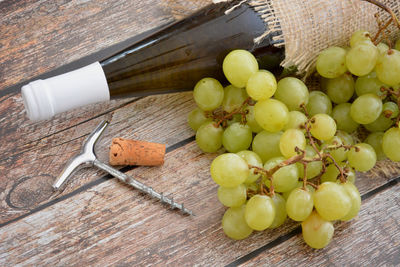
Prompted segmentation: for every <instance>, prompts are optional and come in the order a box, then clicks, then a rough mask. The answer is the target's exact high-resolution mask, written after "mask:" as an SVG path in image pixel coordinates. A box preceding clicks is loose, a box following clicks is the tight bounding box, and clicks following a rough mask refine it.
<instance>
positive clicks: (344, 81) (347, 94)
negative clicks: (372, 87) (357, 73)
mask: <svg viewBox="0 0 400 267" xmlns="http://www.w3.org/2000/svg"><path fill="white" fill-rule="evenodd" d="M326 93H327V94H328V96H329V98H330V99H331V100H332V102H333V103H335V104H341V103H346V102H347V101H349V100H350V98H351V97H352V96H353V94H354V80H353V76H351V74H348V73H345V74H343V75H342V76H339V77H337V78H334V79H329V80H328V81H327V82H326Z"/></svg>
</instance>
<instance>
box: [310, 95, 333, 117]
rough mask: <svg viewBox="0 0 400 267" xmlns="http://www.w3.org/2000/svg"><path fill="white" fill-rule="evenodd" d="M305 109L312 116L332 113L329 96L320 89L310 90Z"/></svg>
mask: <svg viewBox="0 0 400 267" xmlns="http://www.w3.org/2000/svg"><path fill="white" fill-rule="evenodd" d="M306 107H307V111H308V114H310V116H314V115H315V114H319V113H325V114H328V115H329V114H331V113H332V102H331V100H330V99H329V97H328V96H327V95H326V94H324V93H323V92H320V91H312V92H310V97H309V99H308V104H307V106H306Z"/></svg>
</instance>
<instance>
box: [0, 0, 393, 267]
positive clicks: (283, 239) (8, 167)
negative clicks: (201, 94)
mask: <svg viewBox="0 0 400 267" xmlns="http://www.w3.org/2000/svg"><path fill="white" fill-rule="evenodd" d="M207 3H208V1H206V0H202V1H196V0H190V1H181V0H174V1H172V0H171V1H168V0H163V1H161V0H159V1H151V0H145V1H138V0H135V1H110V0H97V1H94V0H89V1H78V0H75V1H66V0H64V1H63V0H59V1H38V0H33V1H9V0H5V1H0V22H1V23H0V36H1V38H0V153H1V155H2V157H1V159H0V242H1V243H0V266H14V265H50V266H65V265H79V266H84V265H85V264H86V265H124V266H125V265H127V266H131V265H132V266H133V265H153V264H155V265H162V266H164V265H171V266H182V265H208V266H210V265H213V266H221V265H231V266H235V265H240V264H243V265H249V266H259V265H279V266H291V265H307V266H308V265H323V266H330V265H336V266H342V265H355V266H366V265H367V266H368V265H374V266H375V265H382V266H383V265H385V266H396V265H397V266H398V265H400V250H399V248H400V235H399V232H400V226H399V225H400V213H399V209H398V207H399V205H400V198H399V190H400V185H399V182H400V179H399V178H396V177H398V173H399V171H400V165H399V164H397V165H396V164H390V163H388V162H382V163H380V164H379V166H378V167H376V168H375V169H374V170H373V172H370V173H367V174H359V175H358V179H357V185H358V187H359V189H360V192H361V193H362V195H363V205H362V210H361V212H360V215H359V216H358V218H357V219H355V220H352V221H351V222H347V223H338V224H336V230H335V237H334V241H333V242H332V243H331V244H330V245H329V246H328V247H327V248H325V249H323V250H319V251H316V250H312V249H310V248H308V247H307V246H306V245H305V244H304V242H303V241H302V239H301V234H300V230H299V226H298V224H296V223H293V222H290V223H287V224H286V225H285V226H283V227H281V228H279V229H276V230H273V231H272V230H268V231H264V232H258V233H256V234H253V235H252V236H251V237H250V238H248V239H246V240H243V241H239V242H235V241H232V240H230V239H228V238H226V237H225V236H224V234H223V233H222V231H221V228H220V220H221V217H222V214H223V212H224V208H223V207H222V205H221V204H219V203H218V201H217V197H216V185H215V184H214V183H213V182H212V181H211V180H210V177H209V173H208V166H209V164H210V162H211V160H212V159H213V157H214V156H215V155H210V154H204V153H202V152H201V151H200V150H199V149H198V148H197V147H196V145H195V143H194V142H193V141H194V138H193V135H194V133H193V132H192V131H191V130H190V129H189V127H188V126H187V125H186V114H187V113H188V112H189V111H190V110H191V109H192V108H193V107H194V106H195V105H194V102H193V100H192V96H191V93H190V92H186V93H178V94H169V95H159V96H149V97H142V98H130V99H124V100H119V101H112V102H110V103H108V104H98V105H91V106H89V107H85V108H81V109H78V110H75V111H73V112H69V113H65V114H60V115H58V116H57V117H56V118H54V119H53V120H51V121H47V122H40V123H32V122H29V121H28V120H27V119H26V118H25V114H24V112H23V107H22V100H21V96H20V94H19V86H14V85H15V84H19V83H21V82H24V81H27V80H30V79H32V78H34V77H36V76H38V75H42V74H45V73H46V72H48V71H53V73H54V70H55V73H56V72H57V68H59V67H61V69H60V71H62V70H65V69H68V68H72V67H74V66H78V65H79V64H84V62H85V61H82V60H80V61H78V62H75V63H72V64H70V63H71V62H73V61H75V60H77V59H80V58H84V57H87V58H89V59H87V60H90V58H91V57H92V58H101V56H102V53H103V54H104V53H106V52H107V51H108V52H109V51H110V50H107V51H106V52H104V51H103V52H101V51H102V50H103V49H106V48H107V47H109V46H111V45H114V44H120V43H121V42H124V40H126V39H128V38H130V37H132V36H135V35H138V34H141V33H143V32H145V31H148V30H151V29H154V28H156V27H159V26H162V25H165V24H167V23H170V22H173V21H174V20H176V19H179V18H181V17H183V16H186V15H188V14H190V13H191V12H193V11H194V10H196V9H198V8H200V7H202V6H205V5H206V4H207ZM99 51H100V52H99ZM96 53H97V54H96ZM93 55H94V56H93ZM68 64H70V65H68ZM65 66H66V67H65ZM45 75H46V74H45ZM105 118H107V119H110V120H111V124H110V127H109V129H108V130H107V132H106V133H105V134H104V137H103V139H102V140H101V141H100V142H99V144H98V145H97V147H96V151H97V154H98V155H99V157H100V158H101V159H102V160H104V161H106V159H107V155H108V149H107V148H108V146H109V144H110V142H111V139H112V138H113V137H116V136H120V137H124V138H136V139H141V140H147V141H153V142H160V143H166V144H167V155H166V162H165V165H164V166H162V167H152V168H149V167H139V168H132V167H127V168H123V169H122V170H123V171H124V172H126V173H128V174H129V175H132V176H134V177H136V178H137V179H139V180H141V181H143V182H145V183H146V184H148V185H151V186H152V187H154V188H155V189H156V190H158V191H163V192H165V193H167V194H171V195H173V196H174V197H175V200H176V201H178V202H184V203H185V205H186V206H187V207H188V208H190V209H192V210H193V211H194V212H195V213H196V215H197V216H195V217H185V216H181V215H180V214H179V213H177V212H174V211H170V210H168V209H166V208H165V207H164V206H163V205H161V204H160V203H158V202H157V201H154V200H152V199H150V198H149V197H147V196H144V195H143V194H141V193H138V192H137V191H135V190H132V189H130V188H128V187H126V186H124V185H122V184H120V183H118V182H117V181H116V180H115V179H112V178H111V177H109V176H107V175H106V174H104V173H103V172H101V171H97V170H95V169H92V168H90V169H83V170H81V171H79V172H78V173H77V174H76V175H75V176H74V178H73V179H72V180H71V181H70V182H69V183H68V184H67V186H66V189H65V190H64V191H63V192H61V193H53V192H52V190H51V184H52V182H53V180H54V179H55V177H56V176H57V174H58V173H59V172H60V171H61V169H62V167H63V165H64V163H65V161H66V160H67V159H68V158H69V157H71V156H72V155H73V154H75V153H76V152H77V151H78V150H79V149H80V145H81V143H82V142H83V140H84V138H85V137H86V136H87V135H88V134H89V133H90V132H91V131H92V129H93V128H94V127H95V126H96V125H97V124H98V123H99V122H100V121H101V120H102V119H105Z"/></svg>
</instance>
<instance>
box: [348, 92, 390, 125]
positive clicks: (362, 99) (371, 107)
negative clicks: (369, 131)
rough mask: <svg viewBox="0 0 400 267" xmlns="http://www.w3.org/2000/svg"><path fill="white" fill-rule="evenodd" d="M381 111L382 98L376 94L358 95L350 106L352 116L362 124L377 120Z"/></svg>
mask: <svg viewBox="0 0 400 267" xmlns="http://www.w3.org/2000/svg"><path fill="white" fill-rule="evenodd" d="M381 112H382V100H381V99H380V98H379V97H378V96H377V95H374V94H365V95H361V96H359V97H357V98H356V100H354V102H353V104H351V108H350V116H351V118H352V119H353V120H354V121H355V122H358V123H361V124H368V123H371V122H373V121H375V120H376V119H377V118H378V117H379V115H380V114H381Z"/></svg>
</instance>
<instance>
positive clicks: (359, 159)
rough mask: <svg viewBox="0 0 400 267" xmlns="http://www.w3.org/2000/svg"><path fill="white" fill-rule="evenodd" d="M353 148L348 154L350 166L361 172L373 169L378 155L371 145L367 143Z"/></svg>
mask: <svg viewBox="0 0 400 267" xmlns="http://www.w3.org/2000/svg"><path fill="white" fill-rule="evenodd" d="M355 147H357V148H358V151H357V150H356V149H355V148H351V149H350V151H349V152H348V153H347V158H348V161H349V165H350V166H351V167H353V168H354V169H356V170H357V171H359V172H366V171H369V170H370V169H372V168H373V167H374V166H375V163H376V153H375V150H374V149H373V148H372V146H371V145H369V144H366V143H359V144H357V145H355Z"/></svg>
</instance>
